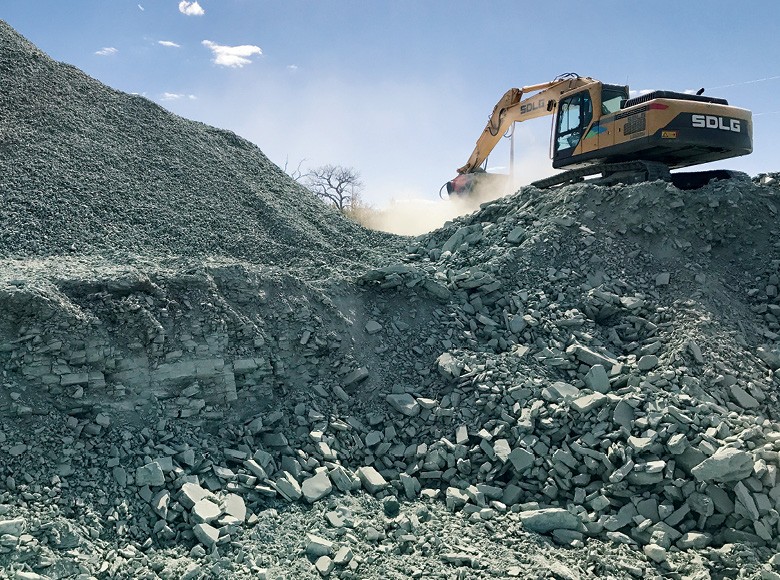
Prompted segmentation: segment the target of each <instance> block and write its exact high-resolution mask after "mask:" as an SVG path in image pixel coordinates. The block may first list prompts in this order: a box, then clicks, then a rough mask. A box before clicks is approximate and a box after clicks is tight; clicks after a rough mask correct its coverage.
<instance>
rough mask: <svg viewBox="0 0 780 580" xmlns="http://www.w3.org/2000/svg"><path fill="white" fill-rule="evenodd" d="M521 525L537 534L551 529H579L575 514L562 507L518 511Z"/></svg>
mask: <svg viewBox="0 0 780 580" xmlns="http://www.w3.org/2000/svg"><path fill="white" fill-rule="evenodd" d="M520 521H521V522H522V523H523V527H524V528H526V529H527V530H530V531H532V532H536V533H538V534H547V533H549V532H551V531H553V530H560V529H564V530H579V529H580V526H581V522H580V520H579V518H577V516H575V515H574V514H572V513H570V512H568V511H566V510H565V509H563V508H544V509H538V510H529V511H525V512H520Z"/></svg>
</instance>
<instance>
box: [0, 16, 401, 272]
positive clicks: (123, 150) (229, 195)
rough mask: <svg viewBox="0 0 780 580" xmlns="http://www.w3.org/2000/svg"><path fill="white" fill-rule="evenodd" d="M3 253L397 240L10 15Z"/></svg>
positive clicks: (225, 249) (0, 61) (288, 251)
mask: <svg viewBox="0 0 780 580" xmlns="http://www.w3.org/2000/svg"><path fill="white" fill-rule="evenodd" d="M0 86H2V91H0V192H2V204H0V256H3V257H9V256H20V255H21V256H29V257H33V256H49V255H60V254H67V253H78V254H80V255H83V254H103V255H108V254H111V255H122V254H127V253H131V254H144V255H150V254H154V255H162V256H167V255H185V256H206V255H223V256H231V257H233V258H238V259H249V260H252V261H255V262H261V263H278V264H284V265H286V266H289V265H304V266H306V265H310V264H311V263H315V265H316V264H333V263H336V264H340V263H344V262H349V261H352V260H354V259H356V258H360V257H361V256H362V255H363V254H365V253H366V252H368V251H370V249H371V248H373V246H375V245H377V244H380V243H385V244H389V243H391V241H390V238H389V237H388V236H383V235H381V234H379V233H372V232H368V231H366V230H364V229H362V228H359V227H357V226H356V225H355V224H354V223H352V222H350V221H348V220H345V219H343V218H342V217H341V215H340V214H339V213H338V212H336V211H334V210H331V209H330V208H327V207H325V206H324V205H323V204H322V203H320V202H319V201H318V200H317V199H315V198H314V196H312V195H311V194H310V193H308V192H307V191H306V190H305V189H304V188H303V187H300V186H298V185H297V184H296V183H294V182H293V181H292V180H291V179H290V178H289V177H288V176H287V175H286V174H285V173H284V172H282V171H281V170H280V169H279V168H278V167H276V166H275V165H274V164H272V163H271V162H270V161H268V159H267V158H266V157H265V155H263V153H262V152H261V151H260V150H259V149H258V148H257V147H256V146H255V145H253V144H251V143H249V142H248V141H246V140H244V139H242V138H240V137H238V136H237V135H235V134H233V133H231V132H229V131H224V130H220V129H215V128H213V127H209V126H207V125H203V124H201V123H196V122H193V121H188V120H186V119H182V118H179V117H176V116H175V115H172V114H171V113H169V112H167V111H165V110H164V109H162V108H161V107H159V106H158V105H156V104H154V103H152V102H151V101H149V100H147V99H145V98H143V97H141V96H137V95H128V94H126V93H122V92H119V91H115V90H113V89H110V88H108V87H106V86H105V85H102V84H101V83H99V82H98V81H96V80H94V79H92V78H90V77H88V76H87V75H85V74H84V73H83V72H81V71H79V70H78V69H76V68H74V67H72V66H69V65H66V64H62V63H58V62H55V61H53V60H52V59H50V58H49V57H48V56H46V55H45V54H44V53H42V52H41V51H40V50H38V49H37V48H36V47H35V46H33V45H32V44H30V43H29V42H27V41H26V40H24V39H23V38H22V37H21V36H19V35H18V34H17V33H16V32H15V31H14V30H13V29H12V28H11V27H10V26H8V25H7V24H6V23H5V22H2V21H0Z"/></svg>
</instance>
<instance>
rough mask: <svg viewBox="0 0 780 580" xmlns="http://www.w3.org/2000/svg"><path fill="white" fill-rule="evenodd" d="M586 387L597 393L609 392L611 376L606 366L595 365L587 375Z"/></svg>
mask: <svg viewBox="0 0 780 580" xmlns="http://www.w3.org/2000/svg"><path fill="white" fill-rule="evenodd" d="M584 382H585V386H586V387H588V388H589V389H591V390H593V391H596V392H597V393H608V392H609V376H608V375H607V371H606V369H605V368H604V365H600V364H597V365H593V366H592V367H590V370H589V371H588V372H587V374H586V375H585V379H584Z"/></svg>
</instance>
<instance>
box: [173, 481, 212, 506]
mask: <svg viewBox="0 0 780 580" xmlns="http://www.w3.org/2000/svg"><path fill="white" fill-rule="evenodd" d="M206 497H211V498H213V497H214V494H213V493H211V492H210V491H208V490H207V489H203V488H202V487H201V486H199V485H198V484H197V483H192V482H189V481H188V482H186V483H184V484H183V485H182V486H181V489H180V490H179V496H178V497H177V498H176V499H177V500H178V502H179V503H180V504H181V505H183V506H184V507H185V508H186V509H188V510H189V509H192V507H193V506H194V505H195V504H196V503H198V502H199V501H200V500H202V499H204V498H206Z"/></svg>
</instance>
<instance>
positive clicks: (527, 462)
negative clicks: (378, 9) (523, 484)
mask: <svg viewBox="0 0 780 580" xmlns="http://www.w3.org/2000/svg"><path fill="white" fill-rule="evenodd" d="M534 459H535V457H534V454H533V453H531V452H530V451H527V450H525V449H523V448H522V447H516V448H514V449H512V452H511V453H510V454H509V461H511V462H512V466H513V467H514V468H515V471H517V473H523V472H524V471H525V470H526V469H528V468H529V467H531V466H533V464H534Z"/></svg>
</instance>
